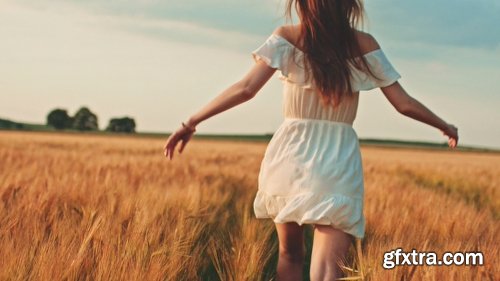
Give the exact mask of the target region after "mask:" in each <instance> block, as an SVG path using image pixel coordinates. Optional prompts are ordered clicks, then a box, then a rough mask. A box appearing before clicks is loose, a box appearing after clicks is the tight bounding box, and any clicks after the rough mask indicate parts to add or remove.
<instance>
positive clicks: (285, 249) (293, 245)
mask: <svg viewBox="0 0 500 281" xmlns="http://www.w3.org/2000/svg"><path fill="white" fill-rule="evenodd" d="M275 225H276V231H277V232H278V239H279V250H280V252H281V253H286V254H303V253H304V252H305V245H304V226H305V225H299V224H297V223H295V222H287V223H276V224H275Z"/></svg>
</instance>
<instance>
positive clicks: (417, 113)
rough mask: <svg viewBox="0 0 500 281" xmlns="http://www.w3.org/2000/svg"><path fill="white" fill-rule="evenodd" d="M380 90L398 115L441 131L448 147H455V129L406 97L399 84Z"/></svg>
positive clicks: (412, 99)
mask: <svg viewBox="0 0 500 281" xmlns="http://www.w3.org/2000/svg"><path fill="white" fill-rule="evenodd" d="M380 89H381V90H382V92H383V93H384V95H385V97H386V98H387V99H388V100H389V102H390V103H391V104H392V105H393V106H394V108H396V110H397V111H398V112H399V113H401V114H403V115H405V116H408V117H410V118H413V119H415V120H418V121H420V122H423V123H425V124H428V125H430V126H433V127H435V128H437V129H439V130H441V132H443V135H446V136H448V138H449V139H448V145H449V146H450V147H451V148H455V147H456V146H457V144H458V129H457V127H455V126H453V125H452V124H448V123H446V122H445V121H444V120H443V119H441V118H439V116H437V115H436V114H434V113H433V112H432V111H430V110H429V109H428V108H427V107H425V106H424V105H423V104H422V103H420V102H419V101H418V100H416V99H415V98H413V97H411V96H410V95H408V93H407V92H406V91H405V90H404V89H403V87H402V86H401V85H400V84H399V82H396V83H394V84H392V85H390V86H387V87H382V88H380Z"/></svg>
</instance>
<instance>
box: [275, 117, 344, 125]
mask: <svg viewBox="0 0 500 281" xmlns="http://www.w3.org/2000/svg"><path fill="white" fill-rule="evenodd" d="M284 121H285V122H315V123H329V124H334V125H340V126H347V127H352V124H349V123H346V122H340V121H332V120H327V119H312V118H296V117H285V119H284Z"/></svg>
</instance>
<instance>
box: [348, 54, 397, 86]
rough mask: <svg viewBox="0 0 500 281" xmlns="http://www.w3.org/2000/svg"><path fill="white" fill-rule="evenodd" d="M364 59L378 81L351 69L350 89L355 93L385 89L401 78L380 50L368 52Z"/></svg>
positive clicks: (355, 69)
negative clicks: (351, 81)
mask: <svg viewBox="0 0 500 281" xmlns="http://www.w3.org/2000/svg"><path fill="white" fill-rule="evenodd" d="M364 57H365V58H366V61H367V62H368V66H369V67H370V69H371V71H372V72H373V74H375V76H376V77H378V78H380V80H378V79H376V78H374V77H372V76H371V75H369V74H367V73H365V72H363V71H360V70H359V69H357V68H353V71H352V76H353V77H352V78H353V85H352V87H353V89H354V90H355V91H368V90H372V89H375V88H380V87H386V86H389V85H391V84H393V83H395V82H396V81H397V80H398V79H400V78H401V75H400V74H399V72H398V71H397V70H396V69H395V68H394V66H393V65H392V64H391V62H390V61H389V59H388V58H387V56H386V55H385V53H384V52H383V51H382V49H377V50H374V51H372V52H369V53H367V54H365V55H364Z"/></svg>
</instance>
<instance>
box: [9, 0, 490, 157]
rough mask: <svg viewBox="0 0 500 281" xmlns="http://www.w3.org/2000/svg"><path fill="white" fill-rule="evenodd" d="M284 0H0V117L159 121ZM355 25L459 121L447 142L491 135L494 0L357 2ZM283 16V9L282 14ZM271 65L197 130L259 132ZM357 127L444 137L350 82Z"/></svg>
mask: <svg viewBox="0 0 500 281" xmlns="http://www.w3.org/2000/svg"><path fill="white" fill-rule="evenodd" d="M283 10H284V0H281V1H279V0H182V1H180V0H178V1H172V0H162V1H160V0H158V1H154V0H142V1H141V0H135V1H131V0H121V1H116V0H100V1H98V0H87V1H77V0H66V1H62V0H50V1H47V0H18V1H9V0H2V1H0V38H2V41H1V43H0V54H1V55H0V118H6V119H11V120H14V121H21V122H30V123H44V122H45V120H46V115H47V114H48V112H49V111H50V110H52V109H54V108H62V109H66V110H68V112H69V113H70V114H74V113H75V112H76V111H77V110H78V108H80V107H81V106H87V107H89V108H90V109H91V110H92V111H93V112H94V113H96V114H97V115H98V117H99V126H100V128H104V127H105V126H106V125H107V123H108V122H109V119H110V118H114V117H122V116H130V117H133V118H134V119H135V120H136V123H137V130H138V131H142V132H171V131H173V130H175V129H177V128H178V126H179V124H180V122H182V121H186V120H187V119H188V118H189V116H191V115H193V114H194V113H196V112H197V111H198V110H199V109H200V108H201V107H203V106H204V105H205V104H206V103H208V102H209V101H210V100H211V99H213V98H215V97H216V96H217V95H218V94H220V93H221V92H222V91H223V90H225V89H226V88H227V87H229V86H230V85H231V84H233V83H235V82H236V81H238V79H240V78H242V77H243V75H245V73H246V72H247V71H248V70H249V69H250V68H251V67H252V65H253V64H254V61H253V59H252V57H251V52H252V51H253V50H255V49H256V48H258V47H259V46H260V45H261V44H262V43H263V42H264V41H265V40H266V38H267V37H268V36H269V35H270V34H271V33H272V31H273V30H274V29H275V28H276V27H278V26H280V25H283V24H285V23H286V22H285V18H284V17H283ZM365 10H366V13H367V14H366V20H365V25H364V30H365V31H366V32H369V33H370V34H372V35H373V36H374V37H375V38H376V39H377V41H378V42H379V44H380V45H381V47H382V49H383V50H384V52H385V54H386V55H387V57H388V58H389V60H390V61H391V63H392V64H393V65H394V67H395V68H396V69H397V71H398V72H399V73H400V74H401V76H402V78H401V79H400V80H399V82H400V83H401V85H402V86H403V87H404V88H405V89H406V91H407V92H408V93H409V94H410V95H411V96H412V97H414V98H416V99H417V100H419V101H420V102H421V103H423V104H424V105H425V106H427V107H428V108H429V109H430V110H432V111H433V112H434V113H436V114H437V115H438V116H440V117H441V118H443V119H444V120H445V121H447V122H448V123H451V124H454V125H455V126H457V127H458V129H459V137H460V138H459V145H461V144H462V145H472V146H478V147H490V148H500V124H499V121H498V120H500V110H499V105H500V95H499V94H500V29H498V26H500V18H499V17H498V15H499V14H500V1H498V0H420V1H397V0H377V1H374V0H372V1H370V0H366V1H365ZM295 23H296V22H295ZM281 102H282V84H281V81H280V80H279V79H278V73H276V75H275V77H273V78H271V80H270V81H269V82H268V83H267V84H266V85H265V86H264V88H263V89H262V90H261V91H260V92H259V93H258V94H257V95H256V97H255V98H254V99H252V100H250V101H248V102H246V103H244V104H241V105H239V106H237V107H234V108H232V109H229V110H228V111H225V112H223V113H221V114H218V115H216V116H214V117H212V118H210V119H208V120H205V121H203V122H202V123H200V124H199V125H198V128H197V129H198V132H199V133H230V134H268V133H273V132H274V131H275V130H276V129H277V128H278V126H279V125H280V123H281V122H282V120H283V116H282V111H281ZM354 129H355V130H356V132H357V134H358V136H359V137H360V138H383V139H399V140H411V141H431V142H446V141H447V139H446V138H445V137H444V136H443V135H442V133H441V132H440V131H439V130H438V129H435V128H433V127H431V126H428V125H426V124H423V123H420V122H418V121H415V120H413V119H411V118H408V117H406V116H403V115H401V114H399V113H398V112H397V111H396V110H395V109H394V108H393V107H392V106H391V104H390V103H389V102H388V100H387V99H386V98H385V97H384V95H383V93H382V92H381V91H380V89H376V90H372V91H367V92H361V93H360V101H359V108H358V115H357V118H356V120H355V121H354Z"/></svg>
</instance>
